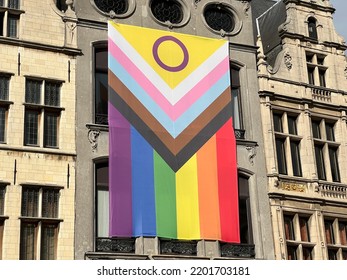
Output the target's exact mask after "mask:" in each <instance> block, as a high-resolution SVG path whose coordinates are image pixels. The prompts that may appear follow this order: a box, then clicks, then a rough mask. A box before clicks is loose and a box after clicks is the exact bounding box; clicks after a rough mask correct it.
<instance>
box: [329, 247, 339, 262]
mask: <svg viewBox="0 0 347 280" xmlns="http://www.w3.org/2000/svg"><path fill="white" fill-rule="evenodd" d="M328 259H329V260H337V251H336V250H332V249H328Z"/></svg>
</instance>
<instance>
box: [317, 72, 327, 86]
mask: <svg viewBox="0 0 347 280" xmlns="http://www.w3.org/2000/svg"><path fill="white" fill-rule="evenodd" d="M318 73H319V85H320V86H321V87H326V83H325V70H323V69H319V70H318Z"/></svg>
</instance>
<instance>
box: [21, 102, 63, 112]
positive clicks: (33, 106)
mask: <svg viewBox="0 0 347 280" xmlns="http://www.w3.org/2000/svg"><path fill="white" fill-rule="evenodd" d="M23 105H24V106H25V107H26V108H31V109H36V110H41V109H45V110H50V111H59V112H61V111H65V108H63V107H58V106H49V105H43V104H36V103H26V102H25V103H23Z"/></svg>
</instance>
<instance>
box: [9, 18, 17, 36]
mask: <svg viewBox="0 0 347 280" xmlns="http://www.w3.org/2000/svg"><path fill="white" fill-rule="evenodd" d="M7 17H8V21H7V36H8V37H11V38H17V37H18V35H17V29H18V21H19V17H18V16H17V15H11V14H9V15H8V16H7Z"/></svg>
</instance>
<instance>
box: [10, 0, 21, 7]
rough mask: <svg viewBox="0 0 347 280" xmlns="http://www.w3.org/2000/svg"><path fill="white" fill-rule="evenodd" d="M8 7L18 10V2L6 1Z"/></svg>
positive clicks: (16, 0)
mask: <svg viewBox="0 0 347 280" xmlns="http://www.w3.org/2000/svg"><path fill="white" fill-rule="evenodd" d="M8 7H9V8H11V9H19V0H8Z"/></svg>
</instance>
